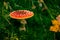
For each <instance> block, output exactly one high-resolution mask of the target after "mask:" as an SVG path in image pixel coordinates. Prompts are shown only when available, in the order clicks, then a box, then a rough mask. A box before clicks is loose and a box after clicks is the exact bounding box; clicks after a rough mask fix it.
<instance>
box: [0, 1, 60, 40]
mask: <svg viewBox="0 0 60 40" xmlns="http://www.w3.org/2000/svg"><path fill="white" fill-rule="evenodd" d="M59 2H60V0H44V3H45V4H46V6H47V7H48V9H46V8H45V6H44V3H41V2H38V0H0V40H9V39H10V38H11V37H12V35H13V37H14V38H15V40H55V38H54V37H55V36H54V34H56V35H57V34H58V35H57V36H56V38H58V39H59V35H60V34H59V33H54V32H51V31H49V28H50V26H51V25H52V24H51V20H52V18H51V16H50V15H49V14H51V15H52V16H53V17H54V18H56V16H57V15H59V13H60V11H59V10H60V3H59ZM15 10H30V11H33V12H34V16H33V17H32V18H29V19H26V21H27V24H26V29H27V31H19V27H20V25H21V24H20V22H19V21H18V20H16V19H12V18H10V17H9V14H10V12H12V11H15ZM11 40H12V39H11Z"/></svg>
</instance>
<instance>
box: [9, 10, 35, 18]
mask: <svg viewBox="0 0 60 40" xmlns="http://www.w3.org/2000/svg"><path fill="white" fill-rule="evenodd" d="M33 15H34V13H33V12H31V11H28V10H17V11H13V12H11V13H10V17H11V18H14V19H27V18H30V17H32V16H33Z"/></svg>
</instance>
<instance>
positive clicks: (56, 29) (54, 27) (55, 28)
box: [50, 25, 59, 32]
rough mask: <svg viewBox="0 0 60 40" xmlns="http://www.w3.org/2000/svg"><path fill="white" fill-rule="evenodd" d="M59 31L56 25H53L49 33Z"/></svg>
mask: <svg viewBox="0 0 60 40" xmlns="http://www.w3.org/2000/svg"><path fill="white" fill-rule="evenodd" d="M58 30H59V26H58V25H54V26H51V27H50V31H54V32H58Z"/></svg>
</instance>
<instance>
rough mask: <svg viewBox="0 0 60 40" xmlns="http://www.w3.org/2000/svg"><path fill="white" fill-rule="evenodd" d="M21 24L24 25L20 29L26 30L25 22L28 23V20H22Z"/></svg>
mask: <svg viewBox="0 0 60 40" xmlns="http://www.w3.org/2000/svg"><path fill="white" fill-rule="evenodd" d="M21 24H22V27H21V28H20V31H21V30H24V31H26V28H25V24H27V22H26V20H25V19H23V20H21Z"/></svg>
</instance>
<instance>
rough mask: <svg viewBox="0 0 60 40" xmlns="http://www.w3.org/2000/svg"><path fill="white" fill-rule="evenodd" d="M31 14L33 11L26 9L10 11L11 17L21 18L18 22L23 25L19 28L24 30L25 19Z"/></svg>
mask: <svg viewBox="0 0 60 40" xmlns="http://www.w3.org/2000/svg"><path fill="white" fill-rule="evenodd" d="M33 15H34V13H33V12H31V11H28V10H17V11H13V12H11V13H10V17H11V18H13V19H19V20H21V21H20V23H21V24H23V26H22V27H21V28H20V30H24V31H26V28H25V24H26V23H27V22H26V20H25V19H27V18H31V17H32V16H33Z"/></svg>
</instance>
